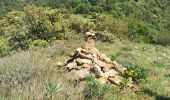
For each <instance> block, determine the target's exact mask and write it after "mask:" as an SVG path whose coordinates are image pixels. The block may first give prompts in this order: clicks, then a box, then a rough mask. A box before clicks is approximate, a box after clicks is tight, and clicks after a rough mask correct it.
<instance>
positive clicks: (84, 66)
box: [82, 64, 92, 70]
mask: <svg viewBox="0 0 170 100" xmlns="http://www.w3.org/2000/svg"><path fill="white" fill-rule="evenodd" d="M91 67H92V65H89V64H83V65H82V68H86V69H88V70H90V69H91Z"/></svg>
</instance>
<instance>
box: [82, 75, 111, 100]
mask: <svg viewBox="0 0 170 100" xmlns="http://www.w3.org/2000/svg"><path fill="white" fill-rule="evenodd" d="M87 80H88V83H87V85H86V87H85V90H84V96H85V99H86V100H91V99H92V100H93V99H100V100H103V99H104V96H105V95H106V94H108V93H110V92H111V91H112V89H113V88H112V86H111V85H110V84H108V83H106V84H103V85H101V84H100V83H99V82H98V80H97V79H95V76H94V75H90V76H89V77H88V78H87Z"/></svg>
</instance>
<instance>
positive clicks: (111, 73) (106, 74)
mask: <svg viewBox="0 0 170 100" xmlns="http://www.w3.org/2000/svg"><path fill="white" fill-rule="evenodd" d="M116 74H117V72H116V71H115V70H114V69H111V70H109V71H108V72H105V73H104V74H103V76H104V77H105V78H108V77H114V76H116Z"/></svg>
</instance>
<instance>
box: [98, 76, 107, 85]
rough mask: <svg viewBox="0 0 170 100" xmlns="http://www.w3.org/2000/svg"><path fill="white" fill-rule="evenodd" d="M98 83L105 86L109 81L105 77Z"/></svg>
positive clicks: (99, 79)
mask: <svg viewBox="0 0 170 100" xmlns="http://www.w3.org/2000/svg"><path fill="white" fill-rule="evenodd" d="M98 81H99V83H100V84H105V83H106V82H107V79H106V78H104V77H100V78H98Z"/></svg>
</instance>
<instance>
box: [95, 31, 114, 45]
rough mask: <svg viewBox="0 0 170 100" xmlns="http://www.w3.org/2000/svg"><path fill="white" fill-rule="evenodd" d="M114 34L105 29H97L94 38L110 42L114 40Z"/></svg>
mask: <svg viewBox="0 0 170 100" xmlns="http://www.w3.org/2000/svg"><path fill="white" fill-rule="evenodd" d="M114 38H115V36H114V35H113V34H112V33H109V32H107V31H98V32H97V33H96V40H99V41H102V42H108V43H112V42H113V41H114Z"/></svg>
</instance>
